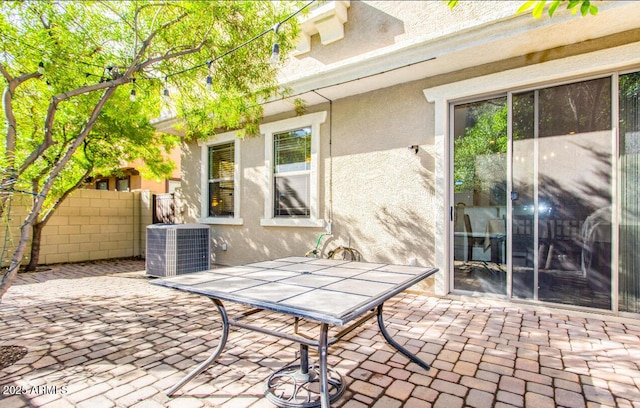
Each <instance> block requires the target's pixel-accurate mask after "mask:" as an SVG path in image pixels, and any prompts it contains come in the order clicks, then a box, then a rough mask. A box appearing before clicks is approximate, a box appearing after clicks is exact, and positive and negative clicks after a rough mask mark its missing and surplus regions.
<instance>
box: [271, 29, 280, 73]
mask: <svg viewBox="0 0 640 408" xmlns="http://www.w3.org/2000/svg"><path fill="white" fill-rule="evenodd" d="M279 29H280V23H278V24H276V25H275V26H273V31H274V32H275V33H276V42H274V43H273V47H272V48H271V58H269V60H270V61H271V64H273V65H276V64H278V62H279V61H280V44H278V38H277V37H278V30H279Z"/></svg>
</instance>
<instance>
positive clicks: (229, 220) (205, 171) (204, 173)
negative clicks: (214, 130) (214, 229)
mask: <svg viewBox="0 0 640 408" xmlns="http://www.w3.org/2000/svg"><path fill="white" fill-rule="evenodd" d="M229 142H233V160H234V163H233V168H234V171H233V217H210V216H209V203H208V202H207V201H208V197H209V147H211V146H217V145H221V144H228V143H229ZM240 145H241V140H240V138H238V137H237V136H236V132H225V133H220V134H217V135H215V136H213V137H210V138H209V139H207V140H205V141H200V142H198V146H200V218H199V219H198V222H200V223H202V224H212V225H243V224H244V220H243V219H242V217H241V216H240V191H242V188H241V181H242V179H241V177H240V176H241V168H242V167H241V165H240V156H241V155H240Z"/></svg>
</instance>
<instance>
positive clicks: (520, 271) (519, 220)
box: [511, 92, 538, 299]
mask: <svg viewBox="0 0 640 408" xmlns="http://www.w3.org/2000/svg"><path fill="white" fill-rule="evenodd" d="M535 97H536V95H535V93H534V92H527V93H523V94H517V95H513V98H512V104H513V106H512V109H513V115H512V117H513V119H512V120H513V125H512V140H513V142H512V146H513V147H512V163H513V164H512V175H511V177H512V192H513V193H512V196H511V205H512V207H511V214H512V226H511V227H512V230H511V237H512V238H511V264H512V267H511V273H512V275H511V276H512V289H511V290H512V296H513V297H516V298H521V299H534V298H535V297H536V296H537V294H536V293H535V292H536V291H535V288H537V287H538V284H537V282H538V281H537V279H538V276H537V274H535V273H534V267H533V266H534V264H537V262H538V259H537V251H536V247H537V245H536V240H537V230H536V228H535V226H536V225H537V213H536V211H535V210H536V208H537V206H536V194H535V187H534V186H535V177H534V174H535V171H536V165H535V164H536V162H535V158H536V155H535V147H536V144H535V130H536V129H535V126H534V124H535V106H536V105H535V100H536V99H535Z"/></svg>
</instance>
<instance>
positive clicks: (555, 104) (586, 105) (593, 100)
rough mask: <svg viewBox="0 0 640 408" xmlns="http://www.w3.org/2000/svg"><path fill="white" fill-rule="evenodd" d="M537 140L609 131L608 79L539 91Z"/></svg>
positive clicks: (609, 84)
mask: <svg viewBox="0 0 640 408" xmlns="http://www.w3.org/2000/svg"><path fill="white" fill-rule="evenodd" d="M539 100H540V101H539V111H540V114H539V115H540V119H539V125H538V126H539V134H540V137H546V136H558V135H572V134H576V133H586V132H596V131H600V130H608V129H611V78H601V79H594V80H591V81H583V82H578V83H573V84H567V85H560V86H554V87H551V88H546V89H541V90H540V91H539Z"/></svg>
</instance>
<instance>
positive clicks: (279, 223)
mask: <svg viewBox="0 0 640 408" xmlns="http://www.w3.org/2000/svg"><path fill="white" fill-rule="evenodd" d="M260 225H261V226H263V227H300V228H324V227H325V222H324V220H318V219H309V218H262V219H261V220H260Z"/></svg>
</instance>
